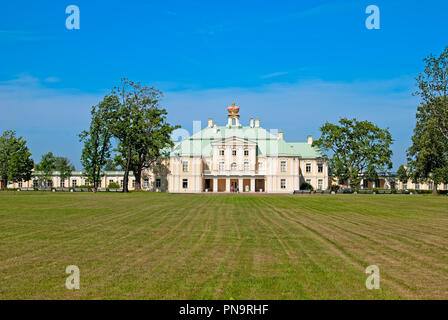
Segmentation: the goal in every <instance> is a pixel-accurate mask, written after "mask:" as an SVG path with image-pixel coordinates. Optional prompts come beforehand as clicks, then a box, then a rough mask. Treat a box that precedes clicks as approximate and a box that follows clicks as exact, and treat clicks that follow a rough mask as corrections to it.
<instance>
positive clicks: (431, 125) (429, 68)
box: [408, 47, 448, 194]
mask: <svg viewBox="0 0 448 320" xmlns="http://www.w3.org/2000/svg"><path fill="white" fill-rule="evenodd" d="M424 61H425V62H426V66H425V69H424V71H423V72H422V73H420V74H419V76H418V77H417V79H416V81H417V86H418V90H417V91H416V92H415V94H416V95H419V96H420V98H421V105H420V106H418V107H417V114H416V120H417V121H416V125H415V128H414V135H413V136H412V146H411V147H410V148H409V149H408V161H409V165H410V175H411V178H412V180H413V181H414V182H417V181H418V182H420V181H428V180H432V181H433V182H434V183H433V190H432V191H433V194H437V185H438V184H439V183H441V182H445V183H446V182H448V174H447V172H448V97H447V93H448V47H447V48H446V49H445V50H444V52H443V53H442V54H441V55H440V56H439V57H435V56H434V55H432V54H431V55H430V56H429V57H427V58H425V59H424Z"/></svg>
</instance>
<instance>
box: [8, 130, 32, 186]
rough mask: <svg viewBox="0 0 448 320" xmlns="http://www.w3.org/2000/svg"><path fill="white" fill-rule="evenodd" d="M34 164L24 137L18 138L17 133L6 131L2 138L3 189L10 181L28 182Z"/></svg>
mask: <svg viewBox="0 0 448 320" xmlns="http://www.w3.org/2000/svg"><path fill="white" fill-rule="evenodd" d="M33 166H34V163H33V160H32V159H31V153H30V151H29V149H28V147H27V146H26V141H25V140H23V138H22V137H18V138H17V137H16V133H15V131H10V130H8V131H5V132H3V134H2V135H1V137H0V180H1V188H2V189H5V188H6V187H7V184H8V181H27V180H29V179H31V172H32V169H33Z"/></svg>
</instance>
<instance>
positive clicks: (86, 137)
mask: <svg viewBox="0 0 448 320" xmlns="http://www.w3.org/2000/svg"><path fill="white" fill-rule="evenodd" d="M110 99H111V98H110V97H105V99H104V100H103V101H102V102H100V103H99V104H98V106H93V107H92V110H91V117H92V119H91V122H90V128H89V130H88V131H83V132H81V133H80V134H79V137H80V140H81V141H82V142H84V147H83V149H82V154H81V164H82V165H83V167H84V174H85V175H86V177H87V179H88V180H89V181H90V182H91V183H92V184H93V191H94V192H96V190H97V189H98V186H99V185H100V183H101V177H102V171H103V168H104V166H105V165H106V162H107V160H108V159H109V158H110V150H111V146H112V145H111V142H110V140H111V137H112V133H111V132H110V130H109V128H108V125H107V120H106V119H105V115H104V112H103V108H102V106H103V105H104V104H107V103H108V102H109V100H110Z"/></svg>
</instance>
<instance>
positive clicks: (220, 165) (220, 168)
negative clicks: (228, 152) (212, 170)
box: [219, 162, 224, 171]
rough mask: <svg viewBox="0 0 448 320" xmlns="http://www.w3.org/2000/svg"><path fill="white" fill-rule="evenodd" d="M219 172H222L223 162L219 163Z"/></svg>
mask: <svg viewBox="0 0 448 320" xmlns="http://www.w3.org/2000/svg"><path fill="white" fill-rule="evenodd" d="M219 171H224V162H220V163H219Z"/></svg>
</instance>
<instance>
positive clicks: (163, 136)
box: [103, 79, 178, 192]
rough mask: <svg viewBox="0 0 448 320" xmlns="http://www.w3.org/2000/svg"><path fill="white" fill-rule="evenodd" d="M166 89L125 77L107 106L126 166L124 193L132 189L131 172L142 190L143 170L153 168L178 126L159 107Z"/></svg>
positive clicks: (137, 187)
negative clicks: (158, 88)
mask: <svg viewBox="0 0 448 320" xmlns="http://www.w3.org/2000/svg"><path fill="white" fill-rule="evenodd" d="M161 97H162V92H161V91H159V90H157V89H156V88H154V87H147V86H143V85H142V84H140V83H135V82H133V81H130V80H127V79H122V82H121V86H119V87H115V88H114V89H113V90H112V93H111V95H109V96H108V103H107V104H104V105H103V111H104V114H105V115H107V119H108V121H107V122H108V126H109V129H110V132H111V133H112V134H113V136H114V137H115V138H117V140H118V141H119V144H118V148H117V150H118V152H119V157H118V162H119V163H120V164H121V166H122V168H123V169H124V171H125V173H124V177H123V192H128V181H129V171H131V170H132V171H133V173H134V176H135V178H136V189H140V188H141V186H140V181H141V175H142V171H143V170H144V169H145V168H150V167H151V166H152V165H153V163H154V162H155V160H156V159H157V158H158V157H159V156H160V152H161V150H162V149H163V148H165V147H167V146H172V142H171V139H170V135H171V132H172V131H173V130H174V129H176V128H178V127H177V126H171V125H170V124H169V123H167V122H166V115H167V112H166V110H165V109H163V108H160V107H159V101H160V99H161Z"/></svg>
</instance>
